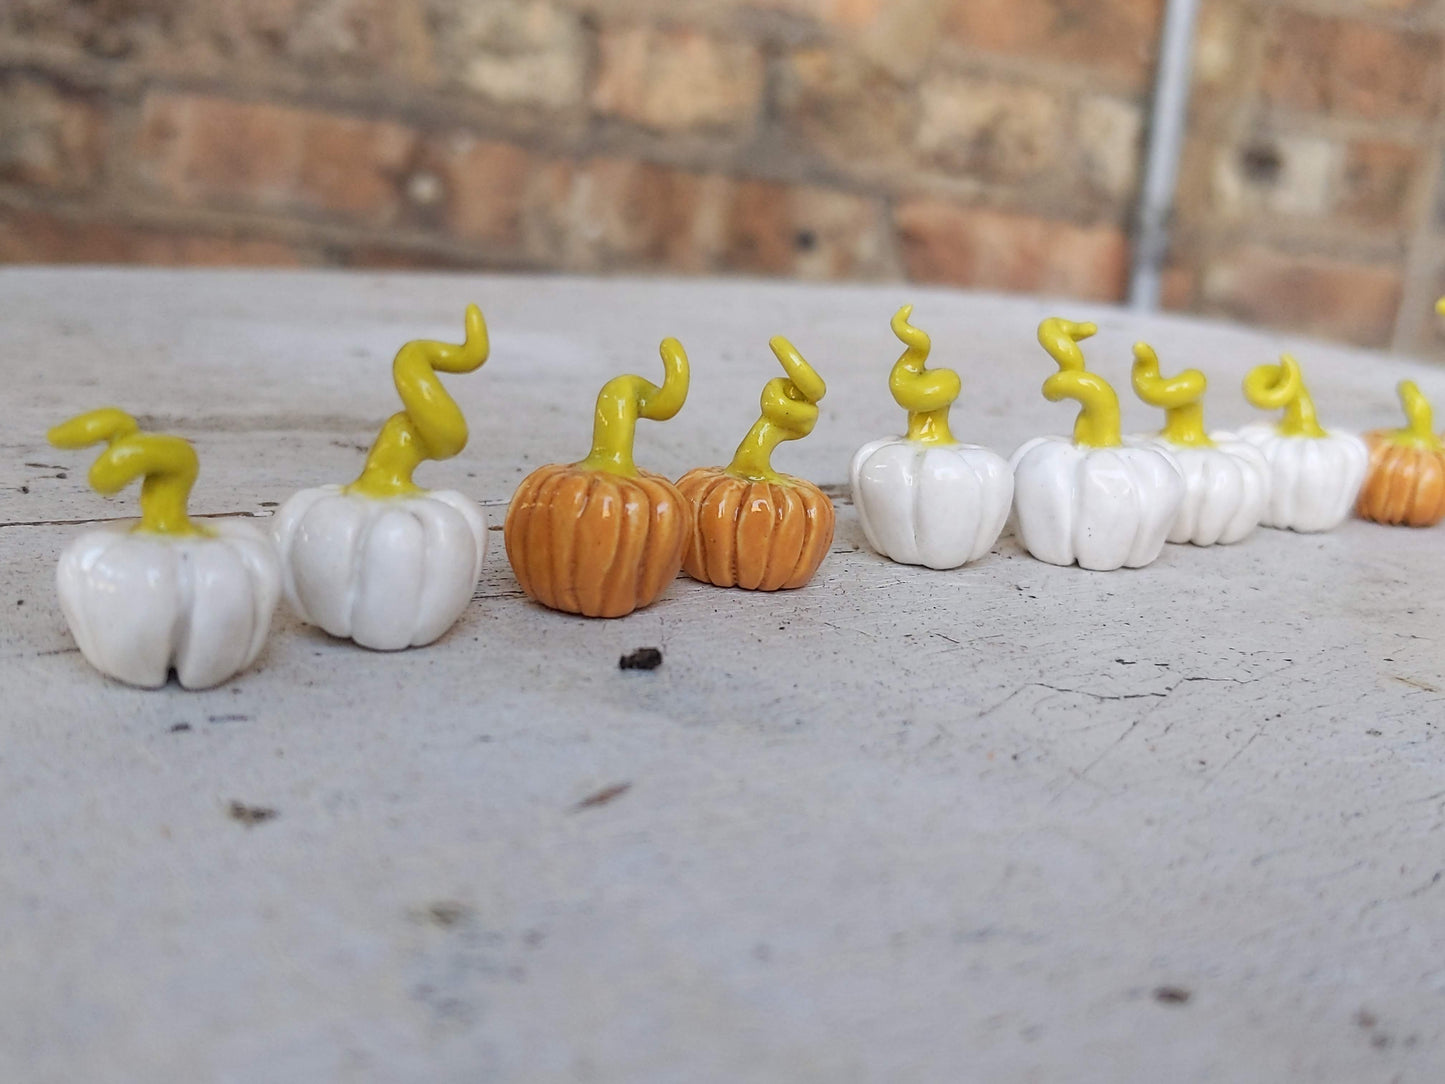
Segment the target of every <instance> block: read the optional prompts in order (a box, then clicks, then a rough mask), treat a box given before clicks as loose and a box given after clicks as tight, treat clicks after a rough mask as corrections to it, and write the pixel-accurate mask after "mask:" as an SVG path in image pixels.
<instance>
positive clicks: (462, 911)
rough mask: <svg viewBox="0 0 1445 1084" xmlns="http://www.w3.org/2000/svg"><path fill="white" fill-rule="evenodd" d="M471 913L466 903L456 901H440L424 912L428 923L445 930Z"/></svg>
mask: <svg viewBox="0 0 1445 1084" xmlns="http://www.w3.org/2000/svg"><path fill="white" fill-rule="evenodd" d="M471 913H472V909H471V908H470V907H468V906H467V905H466V904H464V903H458V902H457V901H456V900H438V901H437V902H436V903H433V904H430V905H429V906H428V907H427V908H426V910H425V911H423V912H422V914H423V916H424V917H425V918H426V920H427V921H428V922H430V923H432V924H434V925H437V926H440V927H441V928H442V929H444V930H447V929H450V928H451V927H453V926H455V925H456V924H457V923H459V922H461V921H462V920H463V919H465V918H467V917H468V916H469V915H470V914H471Z"/></svg>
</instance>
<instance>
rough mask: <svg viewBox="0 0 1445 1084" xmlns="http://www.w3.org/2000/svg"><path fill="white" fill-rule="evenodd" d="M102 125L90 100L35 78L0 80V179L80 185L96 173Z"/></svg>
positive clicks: (102, 143)
mask: <svg viewBox="0 0 1445 1084" xmlns="http://www.w3.org/2000/svg"><path fill="white" fill-rule="evenodd" d="M105 138H106V124H105V118H104V115H103V113H102V111H101V109H100V108H99V107H98V106H96V105H95V104H93V103H92V102H91V101H90V100H88V99H86V98H82V97H78V96H76V95H73V94H67V93H64V92H62V91H60V90H57V89H56V88H55V87H53V86H51V85H50V84H49V83H47V82H45V81H43V80H40V79H35V78H27V77H25V76H20V75H12V76H9V77H6V78H4V79H0V181H10V182H13V183H16V184H24V185H35V186H43V187H47V188H71V189H75V188H84V187H86V186H87V185H89V184H91V183H92V182H94V181H95V180H96V178H97V177H98V176H99V174H100V170H101V165H102V162H103V160H104V155H105Z"/></svg>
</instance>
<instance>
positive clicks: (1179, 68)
mask: <svg viewBox="0 0 1445 1084" xmlns="http://www.w3.org/2000/svg"><path fill="white" fill-rule="evenodd" d="M1198 12H1199V0H1168V3H1167V4H1166V6H1165V9H1164V30H1163V32H1162V34H1161V35H1160V40H1159V71H1158V74H1157V76H1156V77H1155V80H1154V104H1153V108H1152V109H1151V110H1150V117H1149V146H1148V153H1147V157H1146V159H1145V162H1144V181H1143V184H1142V185H1141V186H1140V189H1139V206H1138V215H1137V219H1136V233H1135V238H1134V266H1133V269H1132V271H1131V273H1130V276H1129V307H1130V308H1132V309H1136V310H1138V311H1142V312H1152V311H1153V310H1155V309H1157V308H1158V307H1159V286H1160V272H1161V270H1162V269H1163V266H1164V260H1165V258H1166V257H1167V255H1168V252H1169V228H1170V225H1171V219H1172V218H1173V214H1174V188H1175V184H1176V182H1177V181H1178V179H1179V156H1180V153H1181V151H1182V150H1183V146H1184V125H1185V121H1186V115H1187V113H1188V111H1189V80H1190V74H1191V68H1192V65H1193V60H1194V22H1195V16H1196V15H1197V14H1198Z"/></svg>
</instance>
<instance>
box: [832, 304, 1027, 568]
mask: <svg viewBox="0 0 1445 1084" xmlns="http://www.w3.org/2000/svg"><path fill="white" fill-rule="evenodd" d="M912 313H913V306H912V305H905V306H903V308H901V309H899V310H898V312H897V313H896V314H894V317H893V324H892V327H893V334H894V335H896V336H898V339H899V341H901V342H902V343H903V345H904V346H905V347H907V349H906V350H904V352H903V355H902V356H901V357H900V358H899V359H898V361H897V362H896V363H895V364H894V366H893V371H892V372H891V373H890V374H889V377H888V388H889V390H890V391H891V392H892V393H893V399H894V401H895V402H897V404H898V405H899V406H901V407H902V408H903V409H904V410H906V411H908V432H907V434H906V435H904V436H901V437H884V438H883V439H881V440H874V441H869V442H868V443H867V444H865V445H863V447H861V448H859V449H858V451H857V452H855V453H854V454H853V461H852V463H851V464H850V465H849V469H848V477H849V480H850V482H851V483H852V489H853V506H854V507H855V508H857V509H858V522H859V523H860V524H862V527H863V534H864V535H865V536H866V537H867V539H868V544H869V545H870V546H872V547H873V548H874V549H875V550H877V551H878V552H879V553H881V554H883V556H885V557H887V558H889V559H891V560H894V561H897V562H899V563H900V564H905V565H926V566H927V567H929V568H957V567H958V566H959V565H962V564H966V563H967V562H969V561H976V560H978V559H979V558H980V557H982V556H983V555H984V554H986V553H988V552H989V550H991V549H992V548H993V544H994V543H995V542H996V541H998V536H999V532H1000V531H1002V530H1003V525H1004V523H1005V522H1006V521H1007V520H1008V513H1009V508H1010V507H1012V505H1013V495H1014V475H1013V471H1012V470H1011V469H1010V468H1009V465H1008V460H1006V459H1004V458H1003V456H1001V455H998V454H997V453H996V452H993V451H990V450H989V449H988V448H985V447H983V446H981V445H978V444H961V443H960V442H958V441H957V440H955V439H954V437H953V433H952V431H951V430H950V429H949V425H948V412H949V410H950V409H951V407H952V405H953V401H954V400H955V399H957V398H958V394H959V392H960V391H961V390H962V389H963V382H962V381H961V380H959V377H958V374H957V373H955V372H954V371H953V370H952V369H929V368H926V362H927V361H928V353H929V350H930V349H931V346H932V344H931V343H930V341H929V338H928V335H927V333H926V332H924V331H922V330H920V329H919V328H916V327H914V326H913V325H912V324H911V323H909V322H908V320H909V317H910V316H911V315H912Z"/></svg>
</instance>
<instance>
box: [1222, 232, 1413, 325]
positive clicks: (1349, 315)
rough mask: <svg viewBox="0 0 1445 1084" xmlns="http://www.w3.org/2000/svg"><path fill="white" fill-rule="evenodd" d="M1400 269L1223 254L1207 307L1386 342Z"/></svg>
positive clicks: (1268, 254)
mask: <svg viewBox="0 0 1445 1084" xmlns="http://www.w3.org/2000/svg"><path fill="white" fill-rule="evenodd" d="M1401 289H1402V283H1401V278H1400V272H1399V271H1398V270H1397V269H1396V268H1394V267H1388V266H1383V265H1380V264H1358V263H1347V262H1344V261H1340V260H1331V259H1325V258H1321V257H1311V256H1294V255H1289V254H1286V253H1281V252H1274V251H1271V250H1269V249H1265V248H1260V247H1256V246H1246V247H1242V248H1238V249H1235V250H1233V251H1232V252H1228V253H1225V254H1224V255H1223V256H1221V257H1219V258H1217V259H1215V260H1214V261H1212V262H1211V263H1210V265H1209V266H1208V268H1207V269H1206V271H1205V275H1204V301H1205V304H1206V306H1207V307H1208V308H1210V309H1212V310H1214V311H1216V312H1222V313H1226V314H1228V315H1229V316H1232V317H1234V318H1235V319H1238V320H1243V321H1245V322H1247V323H1256V324H1265V325H1268V326H1271V327H1282V328H1294V329H1298V330H1301V331H1308V332H1310V333H1311V334H1315V335H1324V336H1328V337H1331V338H1337V339H1346V340H1348V341H1350V342H1355V343H1360V344H1362V345H1366V346H1383V345H1385V344H1386V343H1388V342H1389V341H1390V337H1391V335H1392V333H1393V332H1394V328H1395V318H1396V314H1397V312H1398V310H1399V307H1400V295H1401Z"/></svg>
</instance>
